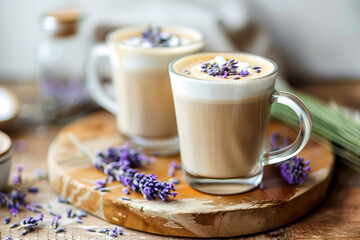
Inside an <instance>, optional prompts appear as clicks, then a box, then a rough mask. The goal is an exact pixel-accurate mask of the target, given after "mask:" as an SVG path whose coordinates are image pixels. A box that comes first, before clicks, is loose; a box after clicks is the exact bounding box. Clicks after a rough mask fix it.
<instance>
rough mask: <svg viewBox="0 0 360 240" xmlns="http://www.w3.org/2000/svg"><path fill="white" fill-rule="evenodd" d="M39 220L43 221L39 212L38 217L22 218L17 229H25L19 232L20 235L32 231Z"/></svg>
mask: <svg viewBox="0 0 360 240" xmlns="http://www.w3.org/2000/svg"><path fill="white" fill-rule="evenodd" d="M39 221H43V214H42V213H40V214H39V217H38V218H37V219H35V218H34V217H32V216H30V217H26V218H24V219H22V220H21V222H20V226H19V227H18V229H19V230H20V229H25V230H24V231H22V232H21V235H23V236H24V235H26V234H28V233H29V232H31V231H33V230H34V229H35V228H36V227H37V226H38V222H39Z"/></svg>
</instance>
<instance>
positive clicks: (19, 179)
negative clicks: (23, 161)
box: [13, 165, 24, 185]
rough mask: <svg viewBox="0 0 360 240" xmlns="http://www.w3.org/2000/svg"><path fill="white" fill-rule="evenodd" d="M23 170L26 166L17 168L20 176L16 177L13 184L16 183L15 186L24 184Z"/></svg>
mask: <svg viewBox="0 0 360 240" xmlns="http://www.w3.org/2000/svg"><path fill="white" fill-rule="evenodd" d="M23 170H24V166H22V165H19V166H18V167H17V171H18V175H16V176H14V178H13V183H14V184H15V185H17V184H21V183H22V177H21V173H22V171H23Z"/></svg>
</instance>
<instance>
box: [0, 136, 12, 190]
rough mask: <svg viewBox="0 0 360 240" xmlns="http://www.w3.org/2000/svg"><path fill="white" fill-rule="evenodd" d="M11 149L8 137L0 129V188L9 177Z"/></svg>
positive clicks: (0, 188)
mask: <svg viewBox="0 0 360 240" xmlns="http://www.w3.org/2000/svg"><path fill="white" fill-rule="evenodd" d="M12 151H13V148H12V142H11V139H10V137H9V136H8V135H7V134H5V133H4V132H1V131H0V190H3V189H4V188H5V187H6V185H7V182H8V179H9V174H10V170H11V156H12Z"/></svg>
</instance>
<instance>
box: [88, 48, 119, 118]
mask: <svg viewBox="0 0 360 240" xmlns="http://www.w3.org/2000/svg"><path fill="white" fill-rule="evenodd" d="M101 57H110V49H109V47H108V46H106V45H105V44H98V45H96V46H95V47H93V48H92V49H91V51H90V55H89V58H88V61H87V64H86V87H87V89H88V91H89V93H90V95H91V97H92V98H93V99H94V100H95V101H96V102H97V103H98V104H99V105H100V106H101V107H103V108H105V109H106V110H108V111H109V112H111V113H113V114H116V113H117V105H116V102H115V100H114V99H112V98H111V97H110V96H109V95H108V94H106V92H105V90H104V88H103V87H102V86H101V84H100V79H99V77H98V74H97V71H96V69H97V61H98V59H99V58H101Z"/></svg>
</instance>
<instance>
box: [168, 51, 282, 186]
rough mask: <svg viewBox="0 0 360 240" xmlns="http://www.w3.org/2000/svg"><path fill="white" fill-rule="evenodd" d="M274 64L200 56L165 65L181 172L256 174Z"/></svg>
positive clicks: (238, 57)
mask: <svg viewBox="0 0 360 240" xmlns="http://www.w3.org/2000/svg"><path fill="white" fill-rule="evenodd" d="M274 72H275V66H274V64H273V63H272V62H271V61H269V60H266V59H264V58H261V57H257V56H254V55H249V54H244V53H203V54H194V55H191V56H187V57H183V58H181V59H179V60H177V61H175V62H173V63H172V65H171V66H170V75H171V81H172V82H171V83H172V89H173V94H174V100H175V109H176V117H177V124H178V130H179V139H180V150H181V159H182V167H183V168H184V170H185V171H186V173H188V174H191V175H193V176H198V177H202V178H212V179H231V178H243V177H251V176H255V175H256V174H259V172H260V171H261V170H262V165H261V161H260V159H261V157H262V155H263V153H264V143H265V137H266V136H265V135H266V130H267V126H268V121H269V114H270V107H271V99H270V98H271V93H272V92H273V87H274V83H275V75H276V74H273V73H274Z"/></svg>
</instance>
